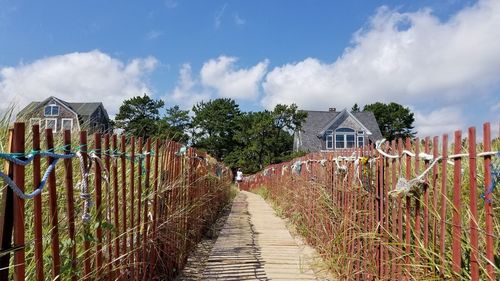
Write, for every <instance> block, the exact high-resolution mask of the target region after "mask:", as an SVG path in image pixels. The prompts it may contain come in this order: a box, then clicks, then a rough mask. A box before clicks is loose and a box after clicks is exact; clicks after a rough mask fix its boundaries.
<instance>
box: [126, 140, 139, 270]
mask: <svg viewBox="0 0 500 281" xmlns="http://www.w3.org/2000/svg"><path fill="white" fill-rule="evenodd" d="M129 141H130V158H129V160H130V170H129V172H130V174H129V179H130V180H129V185H130V191H129V193H130V212H129V215H130V217H129V219H130V225H129V227H128V228H127V231H130V233H129V245H130V247H129V249H130V251H129V255H128V257H129V264H128V265H127V267H128V269H129V270H130V271H131V278H132V279H134V278H135V254H134V253H135V247H136V245H135V241H134V239H135V234H136V227H137V226H136V225H135V212H134V209H135V137H134V136H131V137H130V140H129Z"/></svg>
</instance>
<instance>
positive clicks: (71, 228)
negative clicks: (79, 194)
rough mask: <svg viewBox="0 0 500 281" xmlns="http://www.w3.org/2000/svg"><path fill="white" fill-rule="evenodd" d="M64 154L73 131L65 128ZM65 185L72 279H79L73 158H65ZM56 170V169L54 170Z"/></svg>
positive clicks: (68, 146) (69, 145) (68, 151)
mask: <svg viewBox="0 0 500 281" xmlns="http://www.w3.org/2000/svg"><path fill="white" fill-rule="evenodd" d="M63 134H64V137H63V138H64V140H63V143H64V154H71V153H73V152H72V151H71V131H70V130H64V133H63ZM64 169H65V173H64V176H65V178H64V185H65V189H66V197H67V198H66V209H67V210H66V211H67V214H68V219H67V221H68V235H69V239H70V240H71V245H70V250H69V253H70V259H71V280H74V281H76V280H78V275H77V269H76V266H77V263H78V261H77V256H76V246H77V245H76V240H75V239H76V229H75V195H74V193H73V189H74V184H73V161H72V160H71V159H64ZM54 172H55V171H54Z"/></svg>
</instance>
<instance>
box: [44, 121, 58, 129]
mask: <svg viewBox="0 0 500 281" xmlns="http://www.w3.org/2000/svg"><path fill="white" fill-rule="evenodd" d="M45 128H46V129H52V131H56V130H57V119H55V118H46V119H45Z"/></svg>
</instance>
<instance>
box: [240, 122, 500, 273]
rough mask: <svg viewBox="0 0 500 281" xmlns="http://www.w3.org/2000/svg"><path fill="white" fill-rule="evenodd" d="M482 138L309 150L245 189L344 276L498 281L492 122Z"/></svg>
mask: <svg viewBox="0 0 500 281" xmlns="http://www.w3.org/2000/svg"><path fill="white" fill-rule="evenodd" d="M482 135H483V142H482V143H477V142H476V129H475V128H470V129H469V130H468V135H467V138H465V139H464V138H463V137H462V132H461V131H456V132H455V134H454V139H453V141H452V144H451V145H449V143H451V142H450V141H449V140H448V135H446V134H445V135H443V136H442V138H441V139H440V138H438V137H434V138H432V139H430V138H425V139H423V140H420V139H418V138H417V139H414V140H410V139H407V140H405V141H404V142H403V141H402V140H399V141H397V142H396V141H393V142H390V143H383V144H381V145H380V146H379V147H378V150H377V149H376V148H377V147H374V146H373V145H372V146H370V147H366V148H363V149H353V150H345V151H335V152H329V153H327V152H324V153H311V154H308V155H306V156H304V157H301V158H297V159H294V160H292V161H290V162H287V163H281V164H276V165H271V166H269V167H267V168H266V169H265V170H264V171H263V172H260V173H258V174H255V175H252V176H250V177H247V178H246V179H245V182H244V183H243V184H242V185H240V186H242V188H243V189H247V190H256V189H261V190H260V192H263V193H264V194H267V195H268V196H270V198H271V199H272V200H274V201H275V202H276V203H277V204H278V206H279V208H280V209H281V210H282V212H283V213H284V215H285V216H287V217H288V218H290V219H291V220H292V221H293V222H294V223H295V225H296V227H297V231H298V232H299V233H300V234H302V235H304V236H305V238H306V239H307V240H308V242H309V243H311V244H313V245H314V246H316V248H317V249H318V250H319V251H320V252H321V253H322V255H323V256H324V258H325V260H326V261H327V265H328V266H329V268H330V269H331V270H333V271H335V272H336V273H337V274H338V275H339V276H340V279H348V280H354V279H355V280H437V279H452V280H479V279H481V280H495V278H499V276H500V272H499V267H500V203H499V202H500V196H499V192H498V190H496V194H495V185H498V183H499V181H500V178H499V173H500V154H499V153H498V150H499V148H500V140H499V139H498V138H493V137H492V136H491V128H490V124H489V123H486V124H484V127H483V134H482ZM497 136H498V135H497ZM450 150H451V151H450ZM496 280H498V279H496Z"/></svg>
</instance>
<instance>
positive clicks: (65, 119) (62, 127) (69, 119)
mask: <svg viewBox="0 0 500 281" xmlns="http://www.w3.org/2000/svg"><path fill="white" fill-rule="evenodd" d="M64 121H71V126H70V127H71V128H70V129H69V130H70V131H73V118H62V119H61V132H64Z"/></svg>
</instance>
